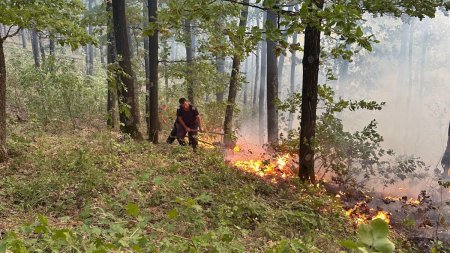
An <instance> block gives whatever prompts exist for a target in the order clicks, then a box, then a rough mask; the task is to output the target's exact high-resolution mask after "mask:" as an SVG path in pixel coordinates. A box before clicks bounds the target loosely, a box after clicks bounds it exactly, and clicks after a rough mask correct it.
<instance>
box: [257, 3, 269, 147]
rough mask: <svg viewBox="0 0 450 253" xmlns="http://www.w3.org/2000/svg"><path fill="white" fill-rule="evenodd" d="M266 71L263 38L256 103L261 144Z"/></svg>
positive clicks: (265, 15)
mask: <svg viewBox="0 0 450 253" xmlns="http://www.w3.org/2000/svg"><path fill="white" fill-rule="evenodd" d="M266 18H267V14H266V13H265V12H264V14H263V22H262V24H263V30H265V29H266ZM266 71H267V43H266V41H265V39H264V38H263V40H262V42H261V75H260V76H261V79H260V82H259V102H258V121H259V124H258V126H259V141H260V143H261V144H263V143H264V142H265V138H264V135H265V129H266V128H265V126H266V124H265V122H264V119H265V117H264V116H265V110H264V108H265V101H266V100H265V90H266V78H267V76H266Z"/></svg>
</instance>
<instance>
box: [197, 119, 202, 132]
mask: <svg viewBox="0 0 450 253" xmlns="http://www.w3.org/2000/svg"><path fill="white" fill-rule="evenodd" d="M197 124H198V130H199V131H200V132H202V131H203V128H202V117H200V115H197Z"/></svg>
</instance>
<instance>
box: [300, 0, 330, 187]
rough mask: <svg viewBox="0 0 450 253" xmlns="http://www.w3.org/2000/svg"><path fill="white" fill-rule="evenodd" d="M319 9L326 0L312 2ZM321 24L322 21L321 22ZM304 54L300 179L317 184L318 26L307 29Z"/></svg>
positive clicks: (310, 25) (311, 25) (309, 26)
mask: <svg viewBox="0 0 450 253" xmlns="http://www.w3.org/2000/svg"><path fill="white" fill-rule="evenodd" d="M313 4H315V5H316V6H317V8H318V9H322V8H323V4H324V0H318V1H317V0H316V1H312V2H311V4H310V6H309V7H312V5H313ZM319 22H320V21H319ZM303 50H304V54H303V62H302V64H303V87H302V105H301V113H302V119H301V122H300V149H299V157H300V170H299V176H300V179H302V180H305V181H310V182H312V183H314V182H315V175H314V146H313V138H314V136H315V134H316V110H317V98H318V97H317V85H318V78H319V64H320V30H319V28H318V27H317V24H314V23H311V24H308V25H307V27H306V29H305V42H304V48H303Z"/></svg>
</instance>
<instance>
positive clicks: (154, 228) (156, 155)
mask: <svg viewBox="0 0 450 253" xmlns="http://www.w3.org/2000/svg"><path fill="white" fill-rule="evenodd" d="M30 133H32V134H30ZM9 148H10V153H11V160H10V162H9V163H8V164H7V165H1V166H2V167H0V178H3V180H1V181H0V203H1V204H0V211H1V214H0V216H1V217H0V220H1V221H2V222H1V223H0V230H2V231H15V233H14V234H13V233H9V234H8V236H6V238H7V239H6V241H9V245H13V244H14V243H13V242H16V243H17V245H19V246H20V247H23V248H24V249H25V248H27V249H33V250H32V251H38V250H44V251H45V250H51V251H64V252H76V251H81V252H110V251H115V252H130V251H136V252H140V251H141V252H150V251H151V252H153V251H157V252H285V251H283V250H288V251H287V252H290V251H291V252H340V250H342V248H341V247H340V246H339V241H340V240H342V239H349V238H352V237H353V235H354V229H353V227H352V225H351V224H350V223H349V221H348V220H347V218H346V217H345V215H344V211H343V210H342V208H341V206H340V203H339V200H338V199H336V198H334V197H333V196H329V195H327V194H326V192H325V191H324V190H323V189H322V188H321V187H307V186H305V185H302V184H301V183H300V182H294V183H293V185H279V186H277V185H272V184H269V183H267V182H265V181H262V180H261V179H259V178H256V177H254V176H252V175H249V174H243V173H242V172H241V171H238V170H235V169H233V168H230V167H229V166H228V165H227V164H225V163H224V159H223V156H222V155H221V154H220V153H219V152H216V151H211V150H201V151H200V152H199V154H193V153H192V151H191V150H190V149H189V148H186V147H180V146H177V145H171V146H170V145H167V144H161V145H152V144H149V143H148V142H145V141H144V142H140V143H136V142H134V141H133V140H130V139H128V138H124V137H122V136H119V135H117V134H115V133H110V132H108V131H97V130H95V131H94V130H92V131H89V130H82V131H76V132H64V133H61V134H58V135H55V134H48V133H45V132H39V131H35V130H33V131H31V130H30V129H21V128H17V129H16V130H14V134H11V135H10V138H9ZM38 214H41V215H42V216H39V217H38ZM19 246H17V248H15V249H16V250H17V251H19V249H20V247H19ZM0 248H1V246H0ZM96 250H100V251H96ZM101 250H104V251H101Z"/></svg>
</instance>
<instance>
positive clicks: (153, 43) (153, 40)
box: [148, 0, 159, 144]
mask: <svg viewBox="0 0 450 253" xmlns="http://www.w3.org/2000/svg"><path fill="white" fill-rule="evenodd" d="M157 10H158V0H148V17H149V22H150V23H153V24H154V25H156V21H157ZM148 39H149V40H148V41H149V43H148V44H149V52H148V55H149V67H150V71H149V72H150V76H149V83H150V87H149V88H150V89H149V94H150V95H149V101H148V104H149V105H150V125H149V128H148V139H149V140H150V141H152V142H153V143H155V144H157V143H158V132H159V116H158V31H155V32H154V33H153V34H152V35H151V36H149V37H148Z"/></svg>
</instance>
